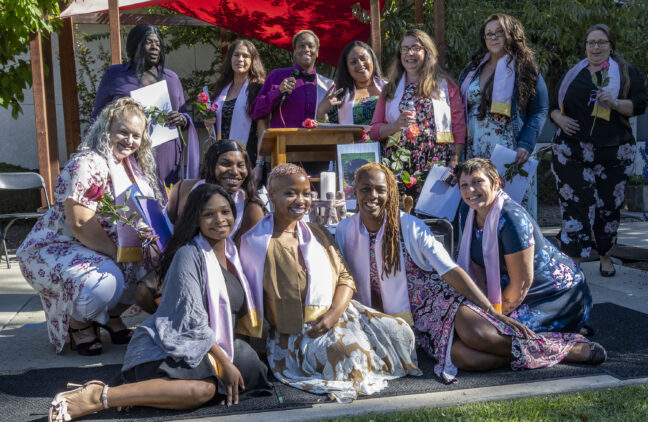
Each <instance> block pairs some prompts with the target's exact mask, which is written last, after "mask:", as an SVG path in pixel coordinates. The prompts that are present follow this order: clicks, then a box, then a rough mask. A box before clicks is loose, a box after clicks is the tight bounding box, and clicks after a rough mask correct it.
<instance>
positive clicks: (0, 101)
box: [0, 0, 59, 119]
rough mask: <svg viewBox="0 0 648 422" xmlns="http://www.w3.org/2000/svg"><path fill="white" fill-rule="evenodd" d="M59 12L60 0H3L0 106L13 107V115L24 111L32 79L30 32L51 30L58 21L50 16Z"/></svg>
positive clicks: (0, 1)
mask: <svg viewBox="0 0 648 422" xmlns="http://www.w3.org/2000/svg"><path fill="white" fill-rule="evenodd" d="M58 14H59V6H58V1H57V0H0V40H2V48H0V69H1V70H2V77H1V78H0V106H2V107H4V108H6V109H11V116H12V117H13V118H14V119H17V118H18V115H19V114H20V113H22V107H21V106H20V103H21V102H23V101H24V100H25V97H24V94H23V90H24V89H27V88H29V86H31V83H32V78H31V68H30V64H29V61H27V60H25V59H24V55H25V54H26V53H28V52H29V35H30V34H31V33H32V32H36V31H41V32H42V33H43V35H47V34H49V33H52V32H53V31H54V30H55V29H56V23H57V22H56V21H50V20H49V18H48V17H49V16H52V15H58ZM46 71H48V70H47V69H46Z"/></svg>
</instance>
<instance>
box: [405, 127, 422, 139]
mask: <svg viewBox="0 0 648 422" xmlns="http://www.w3.org/2000/svg"><path fill="white" fill-rule="evenodd" d="M420 134H421V131H419V128H418V126H410V127H408V128H407V130H406V131H405V136H407V139H414V138H417V137H418V136H419V135H420Z"/></svg>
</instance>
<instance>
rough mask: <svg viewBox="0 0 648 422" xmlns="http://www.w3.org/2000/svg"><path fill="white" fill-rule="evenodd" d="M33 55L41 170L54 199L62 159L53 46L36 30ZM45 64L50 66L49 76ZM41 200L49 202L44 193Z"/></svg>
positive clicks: (48, 190)
mask: <svg viewBox="0 0 648 422" xmlns="http://www.w3.org/2000/svg"><path fill="white" fill-rule="evenodd" d="M29 55H30V59H31V70H32V88H33V91H34V115H35V120H36V142H37V147H38V169H39V172H40V174H41V176H43V179H44V180H45V188H46V189H47V195H48V196H49V197H50V198H52V199H53V198H54V183H55V180H56V177H57V176H58V172H59V159H58V142H57V138H56V111H55V108H54V84H53V81H54V77H53V75H52V70H53V67H52V64H51V62H52V47H51V42H50V41H49V39H47V40H46V41H45V42H43V38H42V37H41V33H40V32H35V33H32V34H31V36H30V37H29ZM48 62H49V63H48ZM45 66H48V68H49V75H48V76H47V77H46V76H45ZM48 91H50V92H48ZM41 202H42V204H43V206H45V205H46V203H45V195H41Z"/></svg>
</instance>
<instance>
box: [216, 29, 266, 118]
mask: <svg viewBox="0 0 648 422" xmlns="http://www.w3.org/2000/svg"><path fill="white" fill-rule="evenodd" d="M239 46H244V47H245V48H247V49H248V52H249V53H250V60H251V61H252V63H251V64H250V70H249V71H248V80H249V81H250V83H249V85H248V97H247V107H246V111H247V112H248V114H250V107H251V105H252V102H253V101H254V99H255V98H256V96H257V94H258V93H259V89H260V88H261V85H263V82H265V77H266V71H265V68H264V67H263V62H262V61H261V56H259V50H257V48H256V47H255V46H254V44H252V42H251V41H248V40H242V39H237V40H235V41H234V42H232V43H231V44H230V45H229V47H228V48H227V55H226V56H225V60H223V66H222V68H221V74H220V77H219V78H218V80H217V81H216V85H215V89H214V95H213V97H216V96H217V95H219V94H220V93H221V91H222V90H223V89H225V87H226V86H227V85H228V84H229V83H231V82H232V81H233V80H234V69H233V68H232V56H234V51H236V49H237V48H238V47H239ZM252 84H256V85H259V87H258V88H257V89H251V88H252V87H251V86H250V85H252Z"/></svg>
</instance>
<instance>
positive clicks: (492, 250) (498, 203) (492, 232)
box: [457, 190, 511, 313]
mask: <svg viewBox="0 0 648 422" xmlns="http://www.w3.org/2000/svg"><path fill="white" fill-rule="evenodd" d="M506 199H511V198H510V197H509V196H508V195H507V194H506V192H504V191H503V190H500V191H499V192H498V194H497V196H496V197H495V201H493V205H492V206H491V209H490V210H489V211H488V214H487V215H486V221H485V222H484V237H483V238H482V252H483V254H484V267H485V270H486V286H487V290H488V300H489V301H490V302H491V303H492V304H493V307H494V308H495V310H496V311H497V312H500V313H501V312H502V285H501V284H500V283H501V281H500V259H499V239H498V233H497V225H498V223H499V219H500V214H501V212H502V206H503V205H504V201H505V200H506ZM474 219H475V210H474V209H472V208H470V209H469V210H468V215H467V217H466V222H465V223H464V227H463V235H462V236H461V245H460V246H459V256H458V258H457V263H458V264H459V265H460V266H461V268H463V269H464V270H465V271H466V272H467V273H468V275H470V277H472V278H473V279H475V273H474V271H473V270H472V268H471V265H470V243H471V242H472V231H473V227H474Z"/></svg>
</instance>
